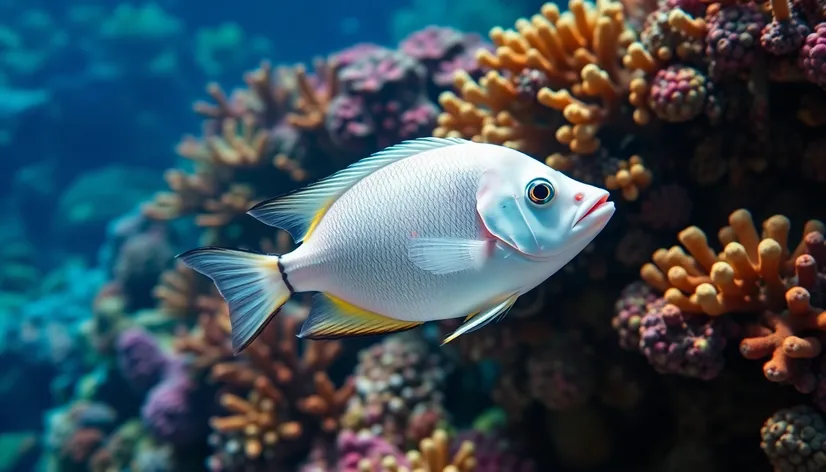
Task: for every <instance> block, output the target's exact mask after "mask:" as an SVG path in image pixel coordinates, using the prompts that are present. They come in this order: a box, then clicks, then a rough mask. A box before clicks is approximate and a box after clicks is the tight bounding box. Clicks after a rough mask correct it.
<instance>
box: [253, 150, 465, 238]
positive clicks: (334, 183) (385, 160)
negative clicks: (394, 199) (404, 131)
mask: <svg viewBox="0 0 826 472" xmlns="http://www.w3.org/2000/svg"><path fill="white" fill-rule="evenodd" d="M469 142H470V141H467V140H465V139H461V138H419V139H414V140H410V141H404V142H403V143H401V144H396V145H394V146H390V147H388V148H386V149H383V150H381V151H379V152H377V153H375V154H373V155H371V156H370V157H366V158H364V159H362V160H360V161H358V162H355V163H353V164H351V165H349V166H348V167H346V168H344V169H342V170H340V171H338V172H336V173H335V174H333V175H331V176H329V177H325V178H323V179H321V180H318V181H317V182H314V183H312V184H310V185H308V186H306V187H304V188H301V189H299V190H296V191H294V192H290V193H288V194H285V195H281V196H279V197H275V198H273V199H271V200H267V201H264V202H261V203H259V204H258V205H255V206H254V207H253V208H252V209H250V211H248V212H247V213H249V214H250V215H251V216H252V217H254V218H255V219H257V220H259V221H261V222H262V223H264V224H267V225H269V226H274V227H276V228H281V229H283V230H285V231H288V232H289V233H290V236H292V238H293V240H294V241H295V242H296V243H300V242H302V241H304V240H305V239H307V237H309V236H310V233H311V232H312V230H313V229H315V226H316V225H317V224H318V222H319V221H320V220H321V218H322V217H323V216H324V214H325V213H326V212H327V209H328V208H329V207H330V205H332V204H333V202H335V201H336V200H337V199H338V197H339V196H341V194H343V193H344V192H346V191H347V190H348V189H349V188H350V187H352V186H353V185H355V184H356V182H358V181H359V180H361V179H363V178H364V177H365V176H367V175H370V174H372V173H373V172H375V171H377V170H379V169H381V168H382V167H384V166H386V165H388V164H392V163H394V162H397V161H400V160H402V159H405V158H407V157H411V156H414V155H416V154H419V153H422V152H425V151H430V150H433V149H438V148H442V147H447V146H453V145H456V144H464V143H469Z"/></svg>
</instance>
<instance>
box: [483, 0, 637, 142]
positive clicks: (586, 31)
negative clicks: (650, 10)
mask: <svg viewBox="0 0 826 472" xmlns="http://www.w3.org/2000/svg"><path fill="white" fill-rule="evenodd" d="M568 9H569V11H567V12H564V13H559V11H558V9H557V8H556V6H555V5H553V4H546V5H545V6H543V8H542V15H541V16H540V15H536V16H534V17H533V18H532V19H531V21H530V22H529V21H527V20H522V21H520V22H517V25H516V27H517V29H518V30H519V32H520V36H509V35H505V34H504V32H503V34H502V35H499V38H497V36H498V35H496V34H492V35H491V36H492V37H493V39H494V42H495V43H496V44H497V46H499V48H498V49H497V51H496V56H493V55H490V54H484V53H483V54H480V57H479V60H480V62H481V63H483V64H486V65H489V66H490V67H493V68H497V69H498V68H505V69H507V70H510V71H511V72H515V68H516V67H522V68H524V67H531V68H535V69H538V70H541V71H542V72H543V73H544V74H545V75H546V76H547V77H548V80H549V87H545V88H542V89H541V90H540V91H539V92H538V94H537V96H536V98H537V100H538V101H539V103H541V104H543V105H545V106H547V107H549V108H552V109H555V110H558V111H560V112H562V114H563V116H564V117H565V119H566V120H567V121H568V122H569V123H570V124H569V125H564V126H562V127H560V128H559V129H558V130H557V132H556V137H557V139H558V140H559V142H560V143H562V144H565V145H568V146H569V147H570V149H571V151H573V152H576V153H579V154H591V153H593V152H595V151H596V150H597V149H598V148H599V146H600V141H599V138H598V137H597V132H598V131H599V128H600V126H602V124H603V123H605V122H606V121H607V120H608V119H609V118H610V117H611V116H612V115H614V114H615V113H616V112H617V111H618V105H619V104H620V100H621V94H622V88H623V87H624V85H625V81H626V79H625V77H623V76H624V71H623V70H622V68H621V66H620V62H619V58H620V57H622V52H623V50H624V49H625V47H627V45H628V44H629V43H630V42H631V41H633V39H634V33H633V31H631V30H630V29H629V28H628V27H627V26H626V25H625V17H624V8H623V6H622V4H621V3H619V2H612V1H605V2H599V3H598V4H597V5H596V6H592V5H591V4H589V3H586V2H584V1H582V0H571V1H570V2H569V4H568ZM543 20H544V21H543ZM517 38H519V39H521V41H518V40H517ZM497 39H499V41H497ZM520 43H521V44H520ZM497 66H498V67H497ZM594 98H598V99H599V102H601V103H600V105H596V104H593V103H591V101H592V100H593V99H594Z"/></svg>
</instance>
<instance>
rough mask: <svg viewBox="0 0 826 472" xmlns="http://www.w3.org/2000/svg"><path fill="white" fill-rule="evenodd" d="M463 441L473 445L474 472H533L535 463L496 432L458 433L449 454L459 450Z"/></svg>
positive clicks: (470, 431) (473, 431) (535, 468)
mask: <svg viewBox="0 0 826 472" xmlns="http://www.w3.org/2000/svg"><path fill="white" fill-rule="evenodd" d="M464 441H470V442H471V443H473V458H474V459H475V461H476V467H475V468H474V469H473V470H474V472H534V471H535V470H537V466H536V463H534V461H533V460H531V459H530V458H527V457H525V454H522V453H521V451H517V450H515V449H514V448H513V447H512V445H511V444H510V443H509V442H508V441H507V440H506V439H505V438H504V437H503V436H502V435H500V434H498V433H497V432H491V433H483V432H481V431H475V430H469V431H463V432H460V433H459V434H458V435H457V436H456V437H455V438H454V439H453V441H452V444H451V446H452V447H451V452H452V453H453V454H455V453H456V451H457V450H458V449H459V446H460V445H461V444H462V443H463V442H464Z"/></svg>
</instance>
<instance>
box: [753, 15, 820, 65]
mask: <svg viewBox="0 0 826 472" xmlns="http://www.w3.org/2000/svg"><path fill="white" fill-rule="evenodd" d="M810 32H811V30H810V29H809V25H807V24H806V23H805V22H803V21H802V20H801V19H800V18H798V17H796V16H791V17H789V19H788V20H785V21H777V20H774V21H772V22H771V23H769V24H767V25H766V26H765V27H764V28H763V33H762V34H761V36H760V44H761V45H762V46H763V49H765V50H766V51H768V52H769V53H771V54H774V55H775V56H783V55H786V54H791V53H793V52H796V51H797V50H799V49H800V46H802V45H803V41H804V40H805V39H806V37H807V36H808V35H809V33H810Z"/></svg>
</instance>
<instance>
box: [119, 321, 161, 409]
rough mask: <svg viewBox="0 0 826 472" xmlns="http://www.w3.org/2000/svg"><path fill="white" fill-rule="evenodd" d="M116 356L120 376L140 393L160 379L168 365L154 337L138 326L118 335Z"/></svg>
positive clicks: (146, 390) (147, 389) (143, 392)
mask: <svg viewBox="0 0 826 472" xmlns="http://www.w3.org/2000/svg"><path fill="white" fill-rule="evenodd" d="M116 356H117V362H118V369H119V371H120V374H121V376H122V377H123V379H124V380H126V382H127V383H128V384H129V386H130V388H132V390H133V391H135V392H136V393H139V394H141V395H142V394H145V393H146V392H148V391H149V389H151V388H152V387H154V386H155V384H157V383H158V382H159V381H160V380H161V378H162V377H163V375H164V371H165V369H166V368H167V365H168V361H167V358H166V356H165V355H164V353H163V351H161V348H160V346H158V342H157V341H156V340H155V338H153V337H152V335H151V334H149V333H147V332H146V331H144V330H142V329H140V328H130V329H127V330H125V331H123V332H122V333H121V334H120V336H118V339H117V342H116Z"/></svg>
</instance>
